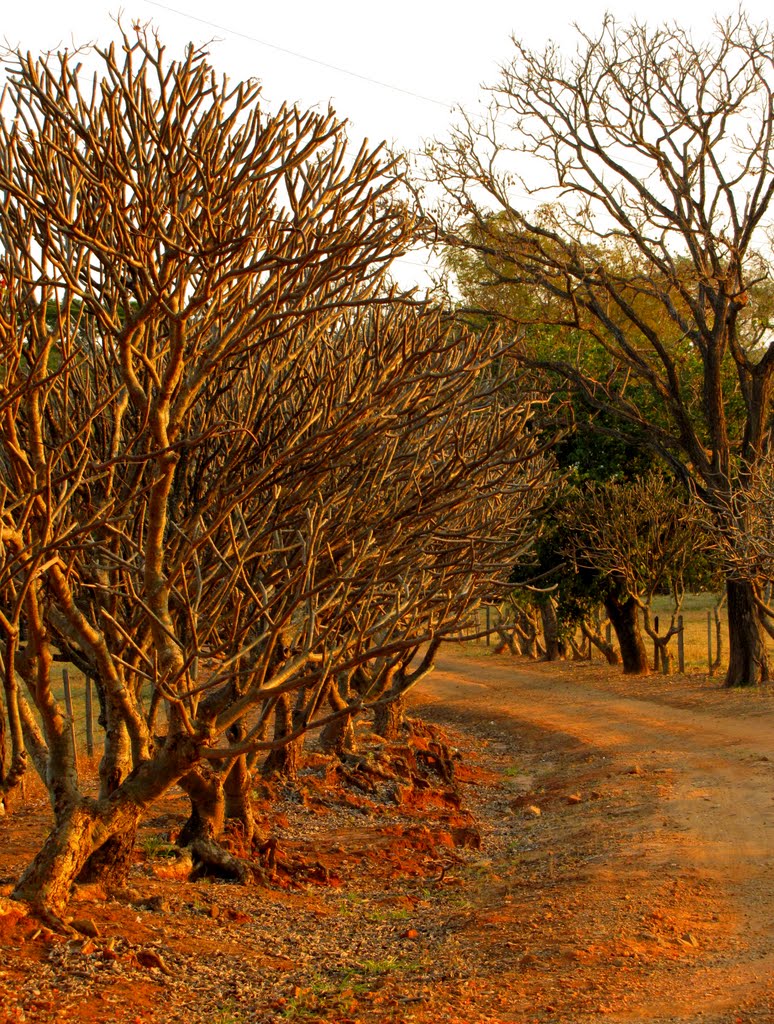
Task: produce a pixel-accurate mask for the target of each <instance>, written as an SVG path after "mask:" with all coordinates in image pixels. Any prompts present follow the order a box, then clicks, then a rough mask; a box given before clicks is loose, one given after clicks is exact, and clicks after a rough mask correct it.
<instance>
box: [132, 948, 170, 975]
mask: <svg viewBox="0 0 774 1024" xmlns="http://www.w3.org/2000/svg"><path fill="white" fill-rule="evenodd" d="M135 956H136V958H137V962H138V963H139V964H142V966H143V967H149V968H153V967H156V968H158V970H160V971H161V973H162V974H166V975H170V974H172V971H170V969H169V968H168V967H167V965H166V963H165V962H164V958H163V957H162V956H161V955H160V954H159V953H156V952H155V951H154V950H152V949H138V950H137V952H136V953H135Z"/></svg>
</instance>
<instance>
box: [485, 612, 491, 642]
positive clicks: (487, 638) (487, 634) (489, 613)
mask: <svg viewBox="0 0 774 1024" xmlns="http://www.w3.org/2000/svg"><path fill="white" fill-rule="evenodd" d="M491 628H492V609H491V608H490V607H489V605H487V606H486V645H487V647H489V646H491V643H492V638H491V636H490V635H489V630H490V629H491Z"/></svg>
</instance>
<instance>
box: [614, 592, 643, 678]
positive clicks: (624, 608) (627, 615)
mask: <svg viewBox="0 0 774 1024" xmlns="http://www.w3.org/2000/svg"><path fill="white" fill-rule="evenodd" d="M605 610H606V612H607V614H608V617H609V619H610V623H611V625H612V627H613V629H614V630H615V635H616V637H617V638H618V645H619V647H620V648H621V660H622V662H623V670H624V674H625V675H630V676H640V675H642V676H646V675H648V674H649V671H650V667H649V664H648V652H647V651H646V650H645V643H644V641H643V639H642V633H641V632H640V621H639V616H638V614H637V604H636V602H635V600H634V598H632V597H628V598H627V599H626V600H625V601H619V600H618V598H617V597H615V596H613V595H612V594H609V595H608V596H607V597H606V598H605Z"/></svg>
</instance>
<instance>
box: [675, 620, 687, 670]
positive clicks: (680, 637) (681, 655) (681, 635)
mask: <svg viewBox="0 0 774 1024" xmlns="http://www.w3.org/2000/svg"><path fill="white" fill-rule="evenodd" d="M677 671H678V672H679V673H680V674H681V675H685V632H684V625H683V617H682V615H678V616H677Z"/></svg>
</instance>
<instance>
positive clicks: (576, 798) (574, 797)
mask: <svg viewBox="0 0 774 1024" xmlns="http://www.w3.org/2000/svg"><path fill="white" fill-rule="evenodd" d="M567 803H568V804H580V803H583V797H582V796H581V795H580V793H570V795H569V796H568V797H567Z"/></svg>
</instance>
